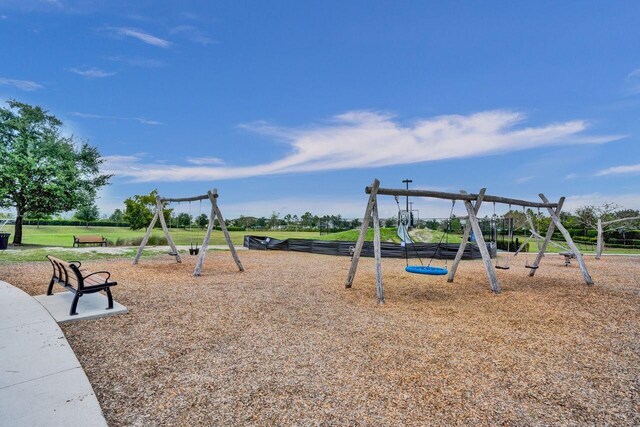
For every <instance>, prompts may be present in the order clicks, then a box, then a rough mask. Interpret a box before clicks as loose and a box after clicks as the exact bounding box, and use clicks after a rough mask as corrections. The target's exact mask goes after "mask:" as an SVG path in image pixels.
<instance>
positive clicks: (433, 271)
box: [404, 265, 449, 276]
mask: <svg viewBox="0 0 640 427" xmlns="http://www.w3.org/2000/svg"><path fill="white" fill-rule="evenodd" d="M404 270H405V271H406V272H407V273H414V274H428V275H431V276H444V275H445V274H448V273H449V271H447V269H446V268H441V267H432V266H430V265H408V266H406V267H405V269H404Z"/></svg>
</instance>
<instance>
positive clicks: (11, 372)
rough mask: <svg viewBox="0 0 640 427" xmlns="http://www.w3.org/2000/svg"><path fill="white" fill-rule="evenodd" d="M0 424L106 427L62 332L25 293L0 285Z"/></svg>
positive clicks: (9, 286) (47, 313) (5, 283)
mask: <svg viewBox="0 0 640 427" xmlns="http://www.w3.org/2000/svg"><path fill="white" fill-rule="evenodd" d="M0 425H6V426H14V427H21V426H52V427H53V426H68V425H81V426H101V427H102V426H106V425H107V422H106V420H105V419H104V416H103V415H102V410H101V409H100V404H99V403H98V399H97V398H96V395H95V393H94V392H93V387H91V384H90V383H89V379H88V378H87V375H86V374H85V372H84V370H83V369H82V366H80V362H79V361H78V358H77V357H76V355H75V353H74V352H73V350H72V349H71V346H69V343H68V342H67V339H66V338H65V336H64V334H63V333H62V330H61V329H60V327H59V326H58V324H57V323H56V321H55V320H54V319H53V317H51V315H50V314H49V312H48V311H47V310H46V309H45V308H44V307H43V306H42V305H41V304H40V303H39V302H38V301H37V300H36V299H35V298H33V297H31V296H30V295H28V294H27V293H25V292H24V291H22V290H20V289H18V288H16V287H14V286H12V285H10V284H9V283H7V282H3V281H0Z"/></svg>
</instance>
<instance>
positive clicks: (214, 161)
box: [187, 157, 224, 165]
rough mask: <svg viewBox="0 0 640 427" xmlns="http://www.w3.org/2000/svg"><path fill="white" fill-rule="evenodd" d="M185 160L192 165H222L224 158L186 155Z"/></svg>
mask: <svg viewBox="0 0 640 427" xmlns="http://www.w3.org/2000/svg"><path fill="white" fill-rule="evenodd" d="M187 162H188V163H191V164H192V165H222V164H224V160H222V159H220V158H218V157H187Z"/></svg>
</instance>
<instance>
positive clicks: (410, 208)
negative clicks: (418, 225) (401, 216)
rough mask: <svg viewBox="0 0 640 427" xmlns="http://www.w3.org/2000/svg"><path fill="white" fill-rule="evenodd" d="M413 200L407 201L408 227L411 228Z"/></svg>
mask: <svg viewBox="0 0 640 427" xmlns="http://www.w3.org/2000/svg"><path fill="white" fill-rule="evenodd" d="M413 223H414V221H413V202H409V228H413Z"/></svg>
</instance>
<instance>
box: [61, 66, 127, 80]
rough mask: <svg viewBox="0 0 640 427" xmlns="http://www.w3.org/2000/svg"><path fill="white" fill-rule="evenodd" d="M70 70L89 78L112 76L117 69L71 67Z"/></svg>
mask: <svg viewBox="0 0 640 427" xmlns="http://www.w3.org/2000/svg"><path fill="white" fill-rule="evenodd" d="M69 71H71V72H72V73H74V74H78V75H79V76H82V77H86V78H89V79H98V78H103V77H111V76H113V75H115V74H116V72H115V71H104V70H101V69H99V68H69Z"/></svg>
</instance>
